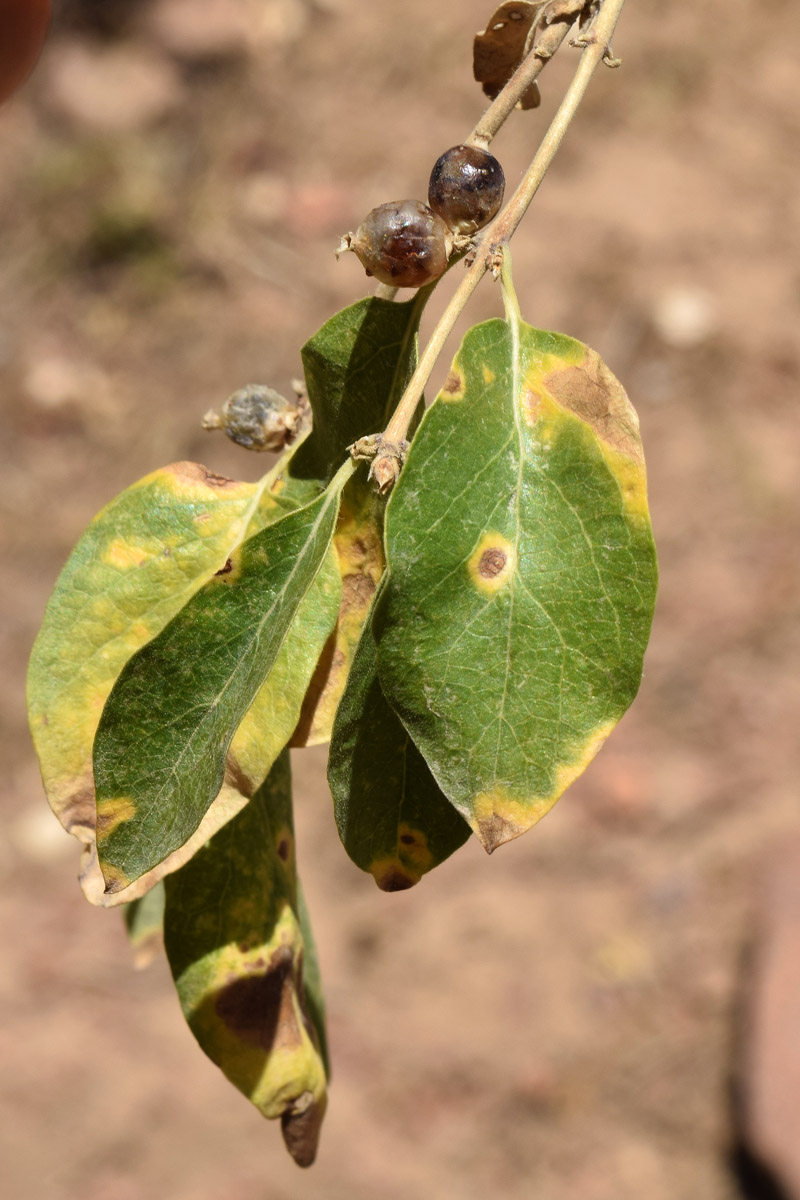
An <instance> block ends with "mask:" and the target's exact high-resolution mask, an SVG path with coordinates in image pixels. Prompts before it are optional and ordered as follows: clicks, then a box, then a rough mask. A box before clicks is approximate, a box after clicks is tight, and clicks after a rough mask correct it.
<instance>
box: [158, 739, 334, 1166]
mask: <svg viewBox="0 0 800 1200" xmlns="http://www.w3.org/2000/svg"><path fill="white" fill-rule="evenodd" d="M164 942H165V946H166V951H167V957H168V959H169V964H170V968H171V970H172V974H173V977H174V979H175V984H176V987H177V990H178V996H179V998H180V1002H181V1007H182V1009H183V1012H184V1015H185V1017H186V1020H187V1021H188V1023H189V1026H190V1028H191V1030H192V1033H193V1034H194V1035H195V1037H196V1038H197V1040H198V1042H199V1043H200V1045H201V1047H202V1049H203V1050H204V1051H205V1053H206V1054H207V1055H208V1056H209V1058H210V1059H212V1061H213V1062H215V1063H216V1064H217V1066H218V1067H220V1068H221V1069H222V1071H223V1072H224V1073H225V1075H226V1077H227V1078H228V1079H229V1080H230V1081H231V1083H233V1084H234V1086H235V1087H237V1088H238V1089H239V1090H240V1091H241V1092H243V1093H244V1095H245V1096H247V1097H248V1099H249V1100H251V1101H252V1103H253V1104H254V1105H255V1106H256V1107H257V1108H258V1109H259V1111H260V1112H262V1113H263V1115H264V1116H265V1117H268V1118H280V1120H281V1124H282V1128H283V1133H284V1138H285V1139H286V1142H287V1146H288V1148H289V1150H290V1152H291V1153H292V1155H293V1156H294V1157H295V1159H296V1160H297V1161H298V1162H299V1163H300V1165H302V1166H308V1165H310V1163H311V1162H312V1161H313V1159H314V1155H315V1153H316V1146H317V1141H318V1138H319V1130H320V1125H321V1122H322V1117H323V1114H324V1111H325V1103H326V1072H325V1065H324V1062H323V1057H322V1053H321V1050H320V1044H319V1040H318V1038H317V1034H316V1030H315V1027H314V1020H313V1017H312V1015H311V1014H310V1013H309V1007H310V1006H309V1003H308V997H307V993H306V976H305V972H306V967H305V962H306V955H307V953H308V947H305V946H304V939H303V933H302V929H301V918H300V916H299V903H298V892H297V878H296V865H295V848H294V828H293V821H292V802H291V778H290V771H289V756H288V752H284V753H283V754H282V755H281V756H280V757H279V759H278V761H277V762H276V764H275V766H274V767H273V769H272V771H271V773H270V775H269V778H268V779H267V780H266V782H265V783H264V785H263V786H262V787H261V788H260V789H259V791H258V792H257V793H256V795H255V796H254V797H253V799H252V800H251V801H250V803H249V804H248V805H247V807H246V808H244V809H243V810H242V812H241V813H239V815H238V816H236V817H234V818H233V820H232V821H230V822H229V823H228V824H227V825H226V826H225V827H224V828H223V829H221V830H220V831H219V833H217V834H216V835H215V836H214V837H213V838H212V839H211V841H210V842H208V843H207V844H206V846H204V847H203V848H202V849H201V850H200V851H199V852H198V853H197V854H196V855H195V857H194V858H193V859H192V860H191V862H189V863H187V864H186V865H185V866H184V867H182V868H181V869H180V870H179V871H177V872H175V873H174V874H173V875H170V876H169V878H168V879H167V881H166V912H165V918H164ZM315 970H316V969H315V968H312V986H313V989H314V996H315V1000H314V1004H315V1008H316V1015H317V1016H318V1017H320V1015H321V1003H322V1002H321V993H320V992H319V978H318V974H317V973H315Z"/></svg>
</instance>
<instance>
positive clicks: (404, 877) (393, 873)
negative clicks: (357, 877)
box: [370, 863, 419, 892]
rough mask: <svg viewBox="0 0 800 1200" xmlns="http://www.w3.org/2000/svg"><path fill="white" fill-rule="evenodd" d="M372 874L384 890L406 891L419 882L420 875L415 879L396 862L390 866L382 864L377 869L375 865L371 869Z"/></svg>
mask: <svg viewBox="0 0 800 1200" xmlns="http://www.w3.org/2000/svg"><path fill="white" fill-rule="evenodd" d="M370 874H371V875H372V878H373V879H374V880H375V882H376V883H377V885H378V887H379V888H380V889H381V891H382V892H405V891H407V890H408V889H409V888H412V887H414V885H415V884H417V883H419V876H417V878H416V879H413V878H412V877H411V876H410V875H409V874H407V872H405V871H404V870H403V869H402V867H400V866H398V865H397V864H396V863H393V864H392V865H391V866H389V867H386V866H382V867H378V868H377V869H376V867H375V866H373V867H372V868H371V869H370Z"/></svg>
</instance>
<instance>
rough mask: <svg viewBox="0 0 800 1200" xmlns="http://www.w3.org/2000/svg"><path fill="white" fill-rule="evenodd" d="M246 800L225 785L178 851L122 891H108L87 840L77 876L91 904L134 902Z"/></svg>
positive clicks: (109, 905) (185, 859) (180, 863)
mask: <svg viewBox="0 0 800 1200" xmlns="http://www.w3.org/2000/svg"><path fill="white" fill-rule="evenodd" d="M247 801H248V796H245V795H244V794H243V793H242V792H240V791H239V790H238V788H235V787H230V786H229V785H228V784H224V785H223V786H222V787H221V788H220V790H219V792H218V793H217V795H216V796H215V797H214V802H213V804H212V805H211V807H210V808H209V810H208V812H207V813H206V814H205V816H204V817H203V819H202V821H201V822H200V824H199V825H198V826H197V829H196V830H195V831H194V833H193V834H192V836H191V837H190V838H188V839H187V840H186V841H185V842H184V843H183V845H182V846H179V847H178V849H177V850H173V851H172V853H171V854H168V855H167V857H166V858H165V859H163V860H162V861H161V862H160V863H158V864H157V865H156V866H155V867H152V868H151V869H150V870H149V871H145V873H144V874H143V875H140V876H139V878H138V879H137V880H135V881H134V882H133V883H131V884H130V885H129V886H128V887H125V888H123V889H122V891H120V892H106V890H105V887H106V882H105V880H104V879H103V873H102V871H101V870H100V863H99V861H98V857H97V843H96V842H95V841H94V840H92V841H91V842H87V844H86V845H85V846H84V848H83V855H82V857H81V870H80V874H79V876H78V880H79V882H80V885H81V889H82V891H83V894H84V896H85V897H86V899H87V900H88V901H89V903H90V904H96V905H98V907H100V908H116V907H118V906H119V905H125V904H132V903H133V902H134V901H135V900H139V899H141V898H142V897H143V896H145V895H147V893H148V892H149V891H150V889H151V888H153V887H155V886H156V884H157V883H159V881H160V880H162V879H165V878H166V876H167V875H170V874H171V873H172V872H173V871H177V869H178V867H182V866H183V864H184V863H185V862H188V861H189V859H190V858H192V856H193V855H194V854H196V852H197V851H198V850H199V849H200V847H201V846H203V845H204V844H205V843H206V842H207V841H208V839H209V838H210V837H213V836H214V834H215V833H216V832H217V830H218V829H221V828H222V826H223V825H227V823H228V821H230V819H231V817H235V816H236V814H237V813H238V812H241V810H242V809H243V808H244V806H245V804H247Z"/></svg>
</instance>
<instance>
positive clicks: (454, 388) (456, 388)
mask: <svg viewBox="0 0 800 1200" xmlns="http://www.w3.org/2000/svg"><path fill="white" fill-rule="evenodd" d="M466 387H467V382H466V380H465V378H464V375H463V372H462V371H460V370H459V369H458V367H456V366H453V368H452V370H451V371H450V374H449V375H448V376H447V379H445V381H444V385H443V387H442V390H441V392H440V393H439V398H440V400H445V401H454V400H463V399H464V395H465V392H466Z"/></svg>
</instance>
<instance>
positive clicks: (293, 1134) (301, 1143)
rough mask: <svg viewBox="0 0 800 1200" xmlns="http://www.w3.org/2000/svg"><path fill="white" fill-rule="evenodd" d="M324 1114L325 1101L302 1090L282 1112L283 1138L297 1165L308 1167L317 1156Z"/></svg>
mask: <svg viewBox="0 0 800 1200" xmlns="http://www.w3.org/2000/svg"><path fill="white" fill-rule="evenodd" d="M324 1116H325V1101H324V1099H323V1100H322V1101H319V1100H315V1099H314V1095H313V1093H312V1092H303V1094H302V1095H301V1096H298V1098H297V1099H296V1100H295V1101H294V1102H293V1104H292V1107H291V1108H290V1109H287V1110H286V1112H284V1113H283V1114H282V1116H281V1133H282V1134H283V1140H284V1143H285V1145H286V1149H287V1150H288V1151H289V1153H290V1154H291V1156H292V1158H293V1159H294V1161H295V1162H296V1163H297V1165H298V1167H310V1166H311V1165H312V1163H313V1162H314V1159H315V1158H316V1157H317V1146H318V1145H319V1135H320V1130H321V1128H322V1119H323V1117H324Z"/></svg>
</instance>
